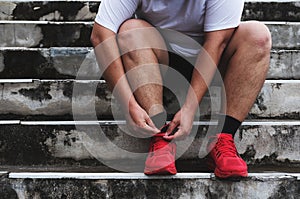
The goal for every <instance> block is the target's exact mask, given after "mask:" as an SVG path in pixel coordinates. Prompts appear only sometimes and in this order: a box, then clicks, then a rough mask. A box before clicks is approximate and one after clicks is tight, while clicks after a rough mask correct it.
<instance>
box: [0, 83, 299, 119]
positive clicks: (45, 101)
mask: <svg viewBox="0 0 300 199" xmlns="http://www.w3.org/2000/svg"><path fill="white" fill-rule="evenodd" d="M74 86H76V88H77V89H76V90H78V91H79V93H78V95H77V94H74V91H73V89H74ZM96 86H97V89H96ZM299 88H300V84H299V82H298V81H297V82H294V81H288V82H283V83H282V81H279V80H278V81H275V82H270V83H268V81H267V82H266V83H265V85H264V87H263V88H262V91H261V93H260V94H259V96H258V97H257V100H256V102H255V104H254V106H253V108H252V110H251V111H250V116H249V117H250V118H285V119H287V118H290V119H297V118H299V110H300V94H299V92H298V91H299ZM0 91H1V93H2V95H1V100H0V114H2V115H5V114H12V115H20V116H22V115H23V116H30V115H33V116H34V115H45V116H59V115H61V116H62V115H72V114H78V115H80V116H82V117H83V116H84V115H86V116H87V117H83V118H84V119H86V118H89V120H93V116H94V115H95V114H94V113H95V110H96V114H97V115H98V116H99V117H101V118H112V116H114V118H115V119H118V118H120V116H121V115H122V112H121V109H120V107H119V105H118V103H117V102H116V100H115V99H114V97H113V96H112V95H111V92H110V91H109V90H108V88H107V85H106V83H99V82H95V81H90V82H78V81H77V83H76V82H74V81H68V80H65V81H41V80H40V81H38V80H37V81H34V82H32V83H4V84H2V85H0ZM211 91H212V96H214V97H212V98H211V99H212V102H213V104H214V106H215V111H218V110H219V107H220V104H219V103H217V102H218V97H216V96H219V95H218V94H219V93H220V89H219V88H218V87H212V89H211ZM183 96H184V95H182V97H183ZM164 100H165V102H166V103H165V106H166V109H167V111H168V113H169V114H174V113H176V111H177V110H178V108H179V106H178V102H177V100H176V98H175V96H174V95H171V94H170V93H169V92H166V94H165V96H164ZM72 103H73V106H72ZM72 108H73V109H72ZM75 108H76V109H75ZM200 109H201V115H202V116H206V115H209V114H210V113H211V111H212V110H211V106H210V98H209V97H208V96H206V97H205V98H204V100H203V102H202V104H201V106H200ZM112 111H113V113H112ZM121 119H122V117H121Z"/></svg>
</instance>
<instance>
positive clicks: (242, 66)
mask: <svg viewBox="0 0 300 199" xmlns="http://www.w3.org/2000/svg"><path fill="white" fill-rule="evenodd" d="M270 49H271V36H270V33H269V30H268V29H267V27H266V26H265V25H263V24H262V23H259V22H254V21H251V22H244V23H241V25H240V26H239V28H238V29H237V30H236V32H235V33H234V35H233V37H232V39H231V41H230V43H229V45H228V47H227V48H226V50H225V52H224V54H223V57H222V60H221V62H220V63H221V65H220V66H221V67H226V68H225V70H226V71H225V75H224V85H225V93H224V95H225V96H226V104H223V113H224V114H226V115H229V116H231V117H234V118H236V119H237V120H239V121H243V120H244V119H245V118H246V116H247V114H248V112H249V111H250V109H251V107H252V106H253V104H254V102H255V99H256V97H257V95H258V93H259V91H260V90H261V87H262V86H263V83H264V81H265V78H266V74H267V71H268V68H269V61H270ZM223 69H224V68H221V70H223Z"/></svg>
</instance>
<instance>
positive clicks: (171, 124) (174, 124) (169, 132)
mask: <svg viewBox="0 0 300 199" xmlns="http://www.w3.org/2000/svg"><path fill="white" fill-rule="evenodd" d="M168 125H169V127H168V129H167V131H166V134H167V135H170V134H171V133H172V132H173V131H174V129H175V128H176V127H177V126H178V124H177V122H174V121H171V122H170V123H169V124H168Z"/></svg>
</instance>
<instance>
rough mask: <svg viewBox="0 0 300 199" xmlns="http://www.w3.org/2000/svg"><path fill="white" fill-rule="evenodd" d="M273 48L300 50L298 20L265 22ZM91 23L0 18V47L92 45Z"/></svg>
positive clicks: (299, 24)
mask: <svg viewBox="0 0 300 199" xmlns="http://www.w3.org/2000/svg"><path fill="white" fill-rule="evenodd" d="M265 23H266V24H267V26H268V27H269V29H270V31H271V33H272V41H273V48H275V49H299V47H300V43H299V31H300V23H299V22H265ZM92 26H93V22H82V21H72V22H49V21H0V29H1V30H3V31H1V32H0V47H74V46H91V43H90V34H91V30H92Z"/></svg>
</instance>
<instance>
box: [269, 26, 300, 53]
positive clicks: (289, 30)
mask: <svg viewBox="0 0 300 199" xmlns="http://www.w3.org/2000/svg"><path fill="white" fill-rule="evenodd" d="M268 28H269V30H270V32H271V35H272V46H273V48H279V49H299V47H300V42H299V37H300V23H294V24H293V23H286V24H268Z"/></svg>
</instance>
